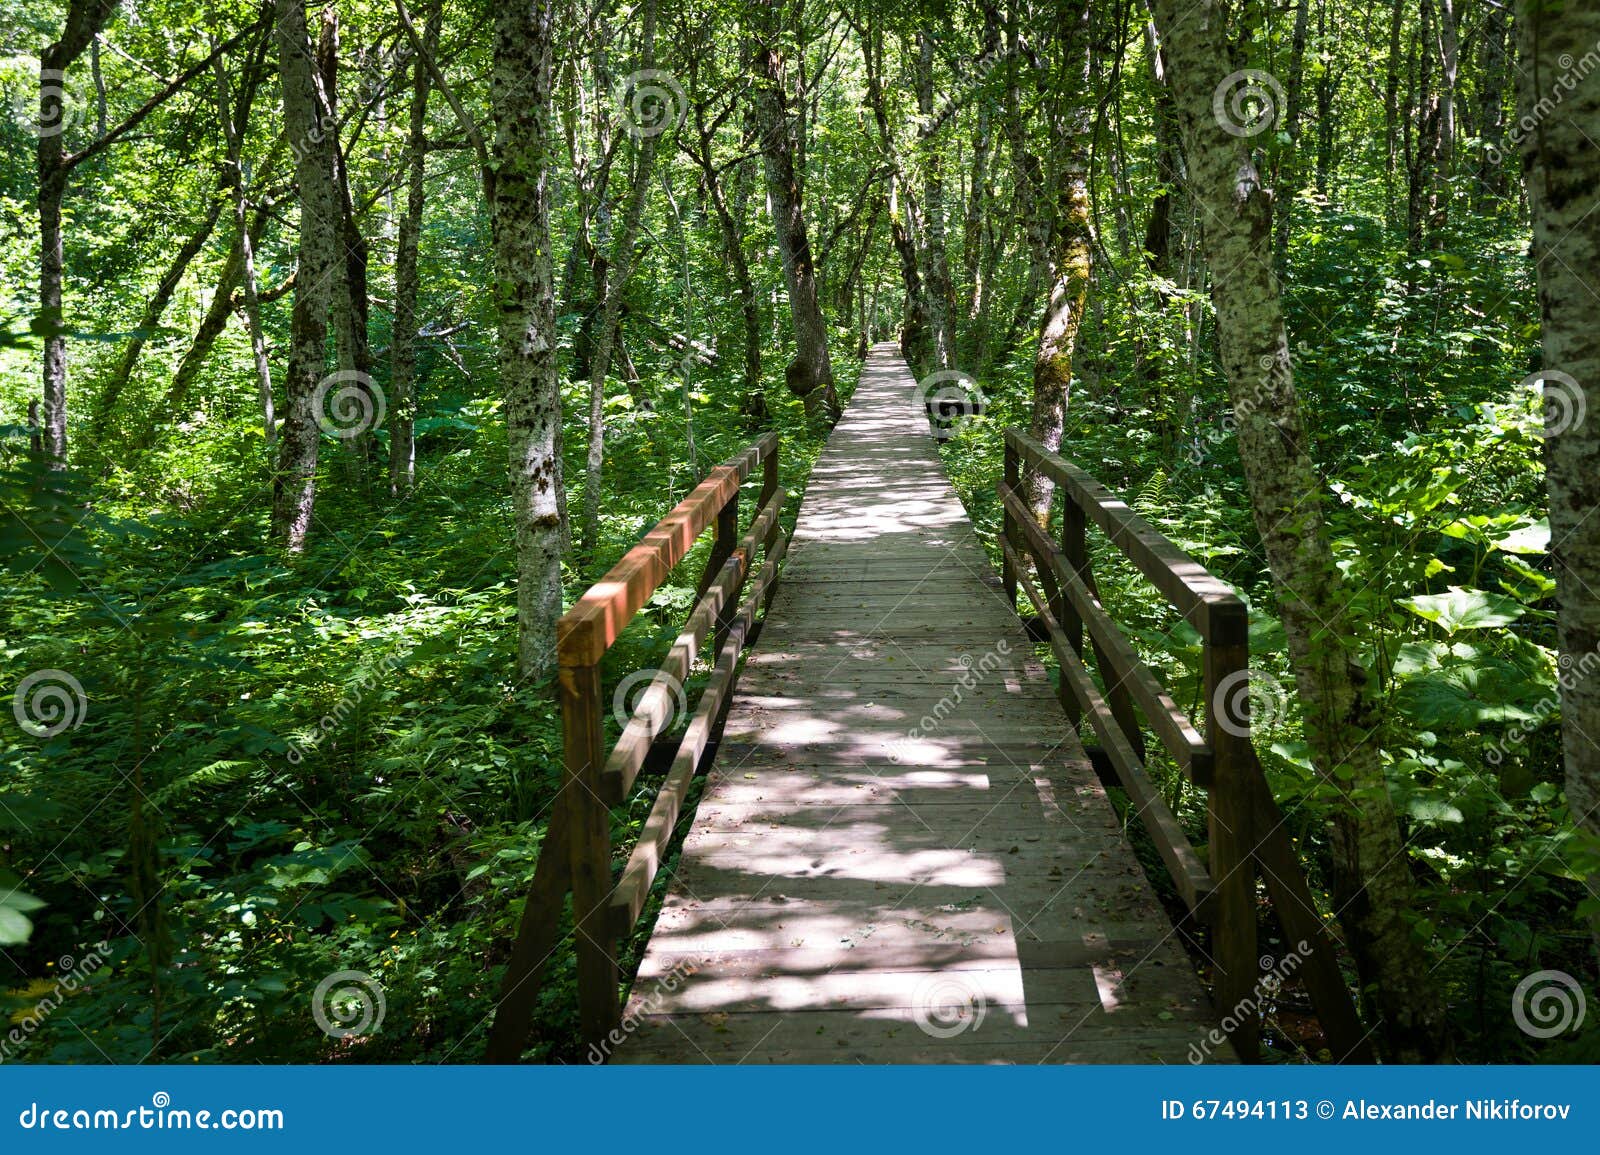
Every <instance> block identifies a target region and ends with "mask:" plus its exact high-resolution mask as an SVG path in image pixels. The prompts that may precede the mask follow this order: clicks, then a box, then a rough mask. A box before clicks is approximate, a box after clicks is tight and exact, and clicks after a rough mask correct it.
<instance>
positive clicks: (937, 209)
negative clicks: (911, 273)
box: [917, 31, 955, 369]
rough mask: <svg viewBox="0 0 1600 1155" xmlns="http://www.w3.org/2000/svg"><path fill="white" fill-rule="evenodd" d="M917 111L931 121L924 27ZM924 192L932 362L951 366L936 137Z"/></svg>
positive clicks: (925, 164)
mask: <svg viewBox="0 0 1600 1155" xmlns="http://www.w3.org/2000/svg"><path fill="white" fill-rule="evenodd" d="M917 112H918V113H919V114H920V115H921V116H922V118H923V122H924V123H928V122H929V121H931V120H932V118H933V115H934V108H933V39H932V37H930V36H929V35H928V34H927V33H926V32H922V31H919V32H918V33H917ZM922 194H923V200H922V204H923V230H922V240H923V248H924V250H925V252H926V259H925V260H924V261H923V267H924V268H926V269H927V274H928V275H927V287H928V327H929V330H930V332H931V333H932V336H933V363H934V368H935V369H948V368H950V365H951V359H952V358H953V357H954V356H955V332H954V324H953V321H952V319H951V317H952V306H953V297H954V293H953V292H952V291H951V286H950V261H949V255H948V253H947V252H946V246H945V225H944V162H943V160H942V159H941V158H940V156H939V143H938V141H937V139H935V138H934V137H929V138H927V139H925V140H924V141H923V159H922Z"/></svg>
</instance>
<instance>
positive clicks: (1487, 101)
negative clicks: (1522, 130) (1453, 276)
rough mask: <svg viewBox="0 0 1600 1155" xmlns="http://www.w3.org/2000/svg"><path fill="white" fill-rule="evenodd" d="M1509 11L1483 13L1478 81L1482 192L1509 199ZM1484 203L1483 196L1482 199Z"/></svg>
mask: <svg viewBox="0 0 1600 1155" xmlns="http://www.w3.org/2000/svg"><path fill="white" fill-rule="evenodd" d="M1506 41H1507V36H1506V10H1505V9H1504V8H1503V7H1502V6H1501V5H1499V4H1490V5H1488V6H1486V8H1485V10H1484V13H1483V60H1482V64H1481V67H1480V69H1479V80H1478V120H1479V124H1478V134H1479V135H1480V136H1482V137H1483V143H1484V146H1485V147H1484V150H1483V152H1482V154H1481V155H1480V157H1479V161H1478V181H1479V189H1480V192H1487V193H1488V194H1489V195H1490V196H1492V197H1495V198H1502V197H1504V196H1505V195H1506V166H1505V158H1504V155H1503V154H1504V152H1505V148H1506V76H1507V66H1508V61H1507V59H1506V57H1507V50H1506V49H1507V45H1506ZM1480 199H1481V196H1480Z"/></svg>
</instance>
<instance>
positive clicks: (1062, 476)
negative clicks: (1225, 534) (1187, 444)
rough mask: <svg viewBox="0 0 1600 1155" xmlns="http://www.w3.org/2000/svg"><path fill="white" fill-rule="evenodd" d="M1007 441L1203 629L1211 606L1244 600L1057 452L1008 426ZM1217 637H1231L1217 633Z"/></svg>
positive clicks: (1208, 631)
mask: <svg viewBox="0 0 1600 1155" xmlns="http://www.w3.org/2000/svg"><path fill="white" fill-rule="evenodd" d="M1006 446H1007V448H1008V449H1012V450H1014V451H1015V452H1016V454H1017V456H1018V458H1019V459H1020V460H1021V461H1022V462H1023V463H1024V464H1025V465H1026V466H1027V467H1028V468H1030V469H1037V470H1039V471H1040V472H1041V473H1043V474H1045V475H1046V476H1048V477H1049V478H1050V479H1051V480H1052V481H1054V482H1055V483H1056V484H1057V485H1059V486H1060V487H1061V491H1062V493H1063V495H1064V496H1066V497H1067V498H1068V499H1070V500H1071V501H1072V502H1074V503H1075V504H1076V505H1077V506H1078V507H1079V508H1080V509H1081V510H1083V512H1084V514H1085V515H1087V517H1088V518H1089V520H1090V521H1092V522H1094V523H1095V524H1096V525H1097V526H1099V527H1100V528H1101V529H1102V530H1104V531H1105V532H1106V535H1107V536H1108V537H1110V538H1111V541H1112V542H1113V544H1115V545H1116V546H1117V548H1118V549H1120V550H1121V551H1122V552H1123V553H1124V554H1125V555H1127V557H1128V559H1129V560H1130V561H1132V562H1133V564H1134V565H1136V566H1138V567H1139V570H1140V572H1141V573H1143V574H1144V575H1145V577H1147V578H1149V579H1150V583H1151V584H1152V585H1154V586H1155V587H1156V589H1158V590H1160V591H1161V593H1162V594H1163V595H1165V597H1166V598H1167V600H1168V601H1169V602H1171V603H1172V605H1173V608H1175V609H1176V610H1177V611H1178V612H1179V613H1181V614H1182V615H1183V616H1184V617H1185V618H1186V619H1188V621H1189V624H1190V625H1192V626H1194V628H1195V629H1197V630H1199V631H1200V632H1201V633H1202V634H1204V635H1206V636H1208V637H1210V636H1211V635H1212V631H1213V629H1214V626H1213V624H1212V622H1211V618H1210V607H1211V606H1213V605H1219V604H1226V603H1229V602H1232V603H1236V604H1242V603H1239V597H1238V595H1237V594H1235V593H1234V592H1233V590H1232V589H1231V588H1229V587H1228V585H1227V584H1226V583H1225V582H1223V581H1221V580H1219V579H1218V578H1216V577H1214V576H1213V575H1212V574H1211V573H1210V572H1209V571H1208V570H1206V569H1205V567H1204V566H1202V565H1200V564H1199V563H1198V562H1196V561H1195V560H1194V559H1193V558H1191V557H1190V556H1189V555H1188V554H1186V553H1184V552H1183V551H1182V550H1181V549H1179V548H1178V547H1177V546H1175V545H1173V544H1172V542H1171V541H1169V540H1168V539H1167V538H1166V537H1165V536H1163V535H1162V534H1161V533H1160V532H1158V531H1157V530H1156V529H1155V528H1154V527H1153V526H1151V525H1150V523H1149V522H1147V521H1145V520H1144V518H1142V517H1140V516H1139V515H1138V514H1136V513H1134V512H1133V510H1131V509H1129V508H1128V505H1127V503H1126V502H1124V501H1123V500H1122V499H1121V498H1120V497H1117V496H1116V495H1115V494H1114V493H1112V492H1111V491H1110V490H1109V489H1107V488H1106V487H1105V486H1103V485H1101V484H1100V483H1099V482H1098V481H1096V480H1095V479H1094V478H1093V477H1091V476H1090V475H1089V474H1087V473H1085V472H1084V471H1083V470H1082V469H1079V468H1078V467H1077V466H1076V465H1073V464H1072V463H1071V462H1070V461H1067V460H1066V459H1065V458H1063V457H1062V456H1061V455H1060V454H1057V453H1051V452H1050V451H1048V450H1047V449H1045V448H1044V447H1043V446H1042V445H1040V444H1039V443H1038V442H1037V441H1034V440H1033V439H1032V438H1030V437H1028V436H1027V435H1026V434H1025V433H1023V432H1021V431H1020V430H1017V429H1008V430H1006ZM1218 640H1219V641H1232V640H1234V639H1233V638H1232V637H1231V636H1228V637H1224V636H1221V635H1219V636H1218Z"/></svg>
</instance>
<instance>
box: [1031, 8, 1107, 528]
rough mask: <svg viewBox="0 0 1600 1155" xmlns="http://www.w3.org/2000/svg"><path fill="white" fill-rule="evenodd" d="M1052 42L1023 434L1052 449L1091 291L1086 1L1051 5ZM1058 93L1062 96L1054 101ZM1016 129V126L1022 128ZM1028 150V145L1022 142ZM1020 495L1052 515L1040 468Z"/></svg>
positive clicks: (1048, 486)
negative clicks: (1036, 313)
mask: <svg viewBox="0 0 1600 1155" xmlns="http://www.w3.org/2000/svg"><path fill="white" fill-rule="evenodd" d="M1055 14H1056V21H1057V23H1056V27H1055V29H1054V32H1055V42H1054V43H1053V44H1052V45H1051V47H1052V49H1053V51H1052V53H1051V55H1052V56H1053V57H1055V58H1056V59H1057V60H1059V61H1061V62H1062V64H1063V75H1062V85H1061V87H1062V89H1064V91H1061V92H1059V93H1058V94H1057V95H1055V96H1054V98H1053V100H1052V101H1051V103H1050V104H1049V105H1048V106H1047V107H1050V108H1051V110H1052V111H1051V115H1050V130H1051V139H1050V151H1051V154H1052V156H1053V157H1054V158H1056V163H1055V172H1054V174H1053V175H1052V177H1051V179H1050V180H1049V181H1048V182H1043V183H1044V184H1045V185H1046V186H1047V187H1049V186H1053V188H1050V191H1047V187H1036V188H1034V189H1033V190H1032V195H1033V196H1034V197H1035V198H1039V197H1040V196H1041V194H1043V195H1044V196H1046V197H1048V196H1050V195H1051V193H1052V192H1053V199H1050V200H1039V199H1035V202H1034V211H1035V214H1036V215H1037V216H1038V217H1039V218H1040V226H1041V229H1040V231H1041V232H1042V233H1043V237H1044V246H1045V248H1044V260H1043V266H1044V270H1045V278H1046V284H1047V285H1048V296H1047V298H1046V300H1045V307H1044V313H1043V316H1042V317H1041V318H1040V322H1039V343H1038V346H1037V347H1036V348H1035V350H1034V355H1033V398H1032V404H1031V405H1030V407H1029V418H1028V435H1029V436H1030V437H1032V438H1033V439H1034V440H1035V441H1038V442H1039V443H1040V444H1041V445H1043V446H1045V447H1046V448H1047V449H1050V450H1052V451H1054V450H1057V449H1059V448H1060V447H1061V435H1062V432H1063V430H1064V429H1065V427H1066V415H1067V398H1068V395H1069V393H1070V390H1071V386H1072V368H1073V364H1072V358H1073V352H1074V350H1075V348H1076V346H1077V343H1078V331H1079V329H1080V328H1081V327H1082V325H1083V311H1084V305H1085V303H1086V302H1087V300H1088V296H1089V274H1090V259H1091V253H1092V251H1093V239H1094V238H1093V231H1092V230H1093V226H1092V224H1091V221H1090V206H1089V174H1088V169H1087V164H1086V161H1087V157H1088V155H1089V150H1090V143H1089V130H1090V121H1091V118H1090V110H1089V105H1088V101H1089V100H1090V99H1091V96H1090V90H1089V73H1090V58H1091V54H1090V38H1089V30H1088V28H1087V27H1086V25H1085V19H1086V17H1087V16H1088V4H1087V3H1086V2H1083V0H1077V2H1075V3H1063V4H1061V5H1059V6H1058V7H1057V9H1056V10H1055ZM1057 101H1059V102H1060V104H1057V103H1055V102H1057ZM1019 135H1020V134H1019ZM1024 153H1025V154H1026V148H1025V147H1024ZM1022 489H1023V496H1024V497H1025V498H1026V500H1027V502H1028V506H1029V508H1030V509H1031V510H1032V511H1033V516H1034V517H1035V518H1036V519H1038V521H1039V524H1040V525H1044V526H1048V525H1049V522H1050V503H1051V500H1052V498H1053V497H1054V495H1055V487H1054V485H1053V484H1052V483H1051V481H1050V479H1049V478H1047V477H1045V476H1044V475H1043V474H1042V473H1040V472H1038V471H1037V470H1030V471H1029V472H1028V474H1027V475H1026V476H1025V477H1024V478H1023V484H1022Z"/></svg>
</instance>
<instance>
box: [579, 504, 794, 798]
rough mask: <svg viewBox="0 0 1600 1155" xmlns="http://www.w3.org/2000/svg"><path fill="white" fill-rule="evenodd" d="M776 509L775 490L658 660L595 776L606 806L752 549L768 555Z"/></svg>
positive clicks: (727, 601) (637, 760) (667, 709)
mask: <svg viewBox="0 0 1600 1155" xmlns="http://www.w3.org/2000/svg"><path fill="white" fill-rule="evenodd" d="M782 507H783V492H782V491H781V490H779V491H777V493H776V494H775V500H769V501H768V502H767V504H766V506H765V507H764V508H762V510H761V511H760V512H759V513H758V514H757V515H756V518H755V520H754V521H753V522H751V524H750V529H749V531H748V532H747V533H746V534H745V536H744V538H743V539H742V540H741V541H740V542H739V544H738V547H737V548H735V549H732V550H731V551H730V552H729V555H728V556H727V557H726V558H725V559H724V560H723V563H722V572H721V573H720V574H719V575H718V576H717V577H716V579H715V580H713V581H712V582H711V583H710V584H709V585H708V586H707V587H706V588H705V589H704V590H702V591H701V592H700V596H699V599H698V600H697V601H696V602H695V605H694V609H693V610H692V611H691V612H690V614H689V618H688V620H687V621H686V622H684V625H683V629H682V630H681V631H680V632H679V634H678V636H677V638H676V639H675V640H674V641H673V643H672V648H671V649H669V650H668V651H667V654H666V657H664V658H663V659H662V661H661V667H660V669H658V670H657V671H656V675H655V677H654V678H652V679H651V680H650V684H649V685H648V686H646V687H645V689H644V692H643V693H642V694H640V695H639V697H638V699H637V700H636V701H635V703H634V709H633V713H632V714H631V716H630V717H629V718H628V723H627V725H626V726H624V727H623V729H622V734H621V736H619V737H618V738H617V744H616V745H615V746H613V747H612V748H611V754H610V756H609V757H607V759H606V765H605V769H604V770H603V771H602V772H601V776H600V777H601V788H602V790H603V791H604V794H605V798H606V800H607V801H608V802H609V803H610V804H611V805H613V806H615V805H619V804H620V803H621V802H622V800H623V799H624V798H626V797H627V795H628V792H629V791H630V790H632V789H633V783H634V779H635V778H637V777H638V774H639V768H640V767H641V766H643V765H644V760H645V757H646V755H648V754H649V752H650V745H651V743H652V742H654V741H655V739H656V736H657V735H659V734H660V733H661V731H662V729H664V728H665V727H666V725H667V724H668V723H669V722H670V721H671V719H672V715H673V710H674V707H675V705H676V702H675V699H676V698H677V697H678V696H679V695H681V694H682V692H683V683H684V681H685V679H687V678H688V676H689V667H690V666H691V665H692V664H693V662H694V657H695V655H696V654H698V653H699V652H700V647H701V645H702V644H703V643H704V642H705V639H706V635H707V634H708V633H709V632H710V631H711V628H712V626H713V624H715V623H717V622H720V621H722V620H723V619H724V618H725V617H726V613H725V608H726V607H728V606H731V605H734V604H735V603H736V602H737V599H738V596H739V590H740V589H741V588H742V587H743V585H744V579H745V574H746V573H747V571H748V569H749V566H750V562H751V559H752V558H753V557H754V556H755V547H756V545H757V544H758V543H765V544H764V548H767V549H768V550H769V551H770V549H771V541H772V535H773V534H775V533H778V532H781V529H782V527H781V525H780V524H779V522H778V515H779V513H780V512H781V511H782Z"/></svg>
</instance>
